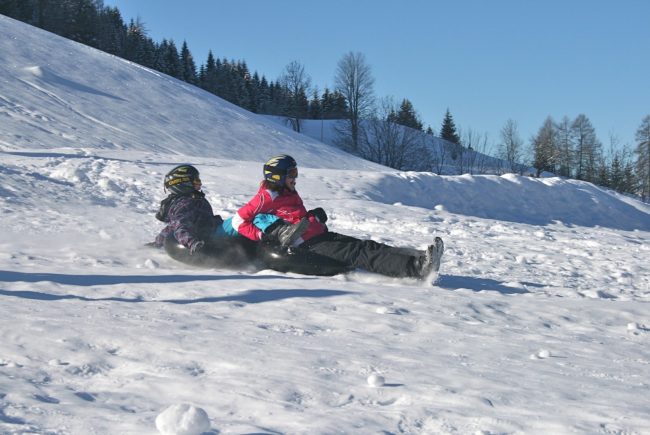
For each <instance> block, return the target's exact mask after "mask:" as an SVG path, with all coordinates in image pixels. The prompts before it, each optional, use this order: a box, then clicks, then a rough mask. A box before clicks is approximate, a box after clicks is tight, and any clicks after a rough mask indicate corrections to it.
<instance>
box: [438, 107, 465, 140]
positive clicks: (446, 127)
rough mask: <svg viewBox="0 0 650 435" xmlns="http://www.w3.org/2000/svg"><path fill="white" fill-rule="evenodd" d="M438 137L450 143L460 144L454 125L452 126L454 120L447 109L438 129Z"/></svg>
mask: <svg viewBox="0 0 650 435" xmlns="http://www.w3.org/2000/svg"><path fill="white" fill-rule="evenodd" d="M440 137H441V138H443V139H445V140H448V141H449V142H451V143H455V144H460V137H459V136H458V132H457V131H456V124H454V118H453V117H452V116H451V112H449V109H447V112H446V113H445V118H444V119H443V121H442V127H441V128H440Z"/></svg>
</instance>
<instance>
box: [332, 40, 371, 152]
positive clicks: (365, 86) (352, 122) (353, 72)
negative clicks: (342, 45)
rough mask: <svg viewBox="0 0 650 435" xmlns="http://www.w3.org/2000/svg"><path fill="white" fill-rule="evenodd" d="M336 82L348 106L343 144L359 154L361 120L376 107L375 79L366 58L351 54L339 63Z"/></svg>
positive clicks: (358, 54)
mask: <svg viewBox="0 0 650 435" xmlns="http://www.w3.org/2000/svg"><path fill="white" fill-rule="evenodd" d="M334 80H335V85H336V90H337V91H339V92H340V93H341V94H342V95H343V96H344V97H345V99H346V101H347V104H348V113H347V115H348V116H347V119H346V123H345V128H344V129H343V131H342V133H343V134H344V139H343V141H342V142H343V145H344V146H346V147H349V148H350V149H351V150H352V151H353V152H358V149H359V142H360V137H361V134H360V130H361V120H362V119H363V118H364V117H365V116H368V115H369V114H370V113H372V109H373V105H374V90H373V88H374V84H375V79H374V78H373V77H372V73H371V71H370V66H369V65H368V64H367V63H366V58H365V56H364V55H363V54H362V53H353V52H349V53H348V54H346V55H344V56H343V58H342V59H341V60H340V61H339V63H338V66H337V69H336V76H335V78H334Z"/></svg>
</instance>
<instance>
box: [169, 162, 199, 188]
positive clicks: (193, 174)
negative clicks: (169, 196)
mask: <svg viewBox="0 0 650 435" xmlns="http://www.w3.org/2000/svg"><path fill="white" fill-rule="evenodd" d="M196 185H198V186H200V185H201V179H200V178H199V171H198V170H197V169H196V168H195V167H194V166H192V165H180V166H176V167H175V168H174V169H172V170H171V171H169V172H168V173H167V175H165V183H164V186H165V191H168V190H169V191H170V192H171V193H177V194H183V193H190V192H194V191H195V190H197V189H196V188H195V186H196Z"/></svg>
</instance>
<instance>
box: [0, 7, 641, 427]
mask: <svg viewBox="0 0 650 435" xmlns="http://www.w3.org/2000/svg"><path fill="white" fill-rule="evenodd" d="M0 53H1V55H2V58H3V59H4V60H5V61H4V62H2V63H1V64H0V72H1V74H2V80H0V119H2V121H1V122H2V124H1V125H2V128H1V129H0V212H1V213H2V217H3V219H2V222H3V229H4V231H2V232H0V313H2V319H3V322H2V327H1V328H0V433H3V434H4V433H6V434H23V433H35V434H48V435H54V434H56V435H63V434H92V433H96V434H154V433H156V424H155V421H156V417H157V416H158V415H160V413H161V412H162V411H163V410H164V409H166V408H167V407H169V406H170V405H175V404H182V403H188V404H192V405H194V406H197V407H200V408H202V409H204V410H205V412H206V413H207V415H208V418H209V421H208V426H209V430H208V432H205V433H208V434H243V433H263V434H285V433H286V434H331V433H407V434H414V433H415V434H420V433H421V434H467V433H473V434H483V435H486V434H497V433H498V434H519V433H526V434H546V433H557V434H563V433H584V434H593V433H603V434H605V433H609V434H612V433H615V434H624V433H625V434H627V433H629V434H641V433H649V432H650V417H649V416H650V399H648V397H650V395H649V394H648V390H649V389H650V385H649V383H648V381H647V379H648V378H650V350H649V349H650V347H649V346H648V340H650V314H649V313H650V311H649V310H648V303H649V301H650V266H649V265H648V264H649V262H648V258H649V253H650V207H648V205H646V204H642V203H640V202H638V201H635V200H633V199H630V198H627V197H624V196H621V195H617V194H614V193H612V192H609V191H606V190H603V189H599V188H597V187H595V186H593V185H591V184H588V183H583V182H577V181H571V180H562V179H558V178H549V179H531V178H527V177H520V176H515V175H504V176H470V175H464V176H437V175H434V174H431V173H415V172H398V171H393V170H389V169H387V168H384V167H381V166H378V165H376V164H373V163H370V162H366V161H363V160H361V159H358V158H356V157H353V156H350V155H348V154H346V153H344V152H342V151H340V150H338V149H336V148H334V147H331V146H328V145H325V144H323V143H321V142H319V141H317V140H314V139H310V138H308V137H306V136H302V135H298V134H295V133H293V132H291V131H289V130H287V129H284V128H282V127H281V126H278V125H277V124H276V123H273V122H271V121H268V120H265V119H263V118H261V117H258V116H256V115H254V114H251V113H248V112H246V111H243V110H241V109H239V108H237V107H234V106H232V105H230V104H228V103H226V102H224V101H223V100H221V99H219V98H217V97H215V96H213V95H210V94H207V93H205V92H203V91H201V90H198V89H196V88H193V87H190V86H188V85H187V84H185V83H181V82H178V81H176V80H173V79H171V78H169V77H165V76H161V75H160V74H157V73H155V72H153V71H150V70H147V69H144V68H141V67H139V66H137V65H134V64H131V63H129V62H125V61H123V60H121V59H118V58H115V57H112V56H109V55H106V54H103V53H99V52H97V51H95V50H93V49H90V48H88V47H84V46H80V45H78V44H75V43H73V42H70V41H67V40H64V39H61V38H59V37H56V36H54V35H51V34H48V33H46V32H43V31H41V30H38V29H34V28H31V27H29V26H26V25H24V24H21V23H18V22H16V21H13V20H11V19H8V18H5V17H2V16H0ZM281 152H286V153H290V154H292V155H293V156H294V157H296V159H297V160H298V163H299V165H300V168H301V169H300V177H299V179H298V189H299V191H300V193H301V195H302V196H303V198H304V201H305V205H306V206H307V208H312V207H317V206H322V207H324V208H325V209H326V210H327V212H328V215H329V217H330V220H329V221H328V225H329V228H330V230H331V231H336V232H340V233H344V234H349V235H352V236H356V237H360V238H372V239H374V240H377V241H381V242H385V243H389V244H392V245H396V246H403V247H414V248H420V249H421V248H423V247H425V246H426V245H427V244H428V243H430V242H431V240H432V238H433V237H434V236H435V235H439V236H441V237H442V238H443V239H444V240H445V242H446V253H445V257H444V258H443V262H442V266H441V270H440V274H439V276H437V277H436V279H435V280H434V281H433V282H419V281H414V280H408V279H401V280H400V279H389V278H386V277H382V276H377V275H373V274H370V273H367V272H364V271H354V272H352V273H349V274H346V275H339V276H335V277H331V278H316V277H311V276H302V275H297V274H282V273H278V272H274V271H270V270H258V271H240V270H209V269H193V268H190V267H188V266H185V265H183V264H180V263H177V262H174V261H173V260H172V259H170V258H169V257H168V256H167V255H166V254H165V253H164V252H161V251H158V250H153V249H150V248H146V247H144V246H143V244H144V243H145V242H148V241H151V240H152V239H153V237H155V235H156V234H157V232H158V231H159V230H160V229H161V225H160V223H159V222H157V221H156V220H155V219H154V217H153V215H154V213H155V211H156V209H157V206H158V202H159V201H160V200H161V199H162V198H163V196H164V193H163V190H162V177H163V175H164V174H165V173H166V172H167V171H168V170H169V169H171V168H172V167H173V166H174V165H176V164H178V163H181V162H190V163H193V164H195V165H196V166H197V167H198V168H199V170H200V171H201V178H202V179H203V181H204V187H205V192H206V195H207V198H208V199H209V200H210V201H211V203H212V204H213V206H214V208H215V210H216V211H217V212H219V213H221V214H222V215H223V216H229V215H232V214H233V213H235V212H236V210H237V209H238V208H239V207H240V206H241V205H242V204H243V203H244V202H245V201H247V200H248V199H249V198H250V197H251V196H252V195H253V193H254V192H255V191H256V189H257V185H258V183H259V180H260V177H261V164H262V162H263V161H265V160H266V159H267V158H268V157H270V156H272V155H274V154H277V153H281ZM371 374H381V375H382V376H384V377H385V380H386V382H385V384H384V385H379V386H374V385H369V384H368V383H367V378H368V376H369V375H371ZM179 422H180V420H178V421H172V423H179Z"/></svg>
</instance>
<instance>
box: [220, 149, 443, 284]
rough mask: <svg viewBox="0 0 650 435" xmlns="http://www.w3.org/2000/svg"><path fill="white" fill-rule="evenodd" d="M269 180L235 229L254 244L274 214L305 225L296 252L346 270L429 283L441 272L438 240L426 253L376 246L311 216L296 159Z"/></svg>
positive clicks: (274, 164)
mask: <svg viewBox="0 0 650 435" xmlns="http://www.w3.org/2000/svg"><path fill="white" fill-rule="evenodd" d="M263 171H264V180H263V181H262V182H261V185H260V188H259V191H258V192H257V195H255V196H254V197H253V198H252V199H251V200H250V201H249V202H248V203H247V204H246V205H244V206H243V207H242V208H240V209H239V210H238V211H237V213H236V214H235V216H233V219H232V226H233V228H234V229H236V230H237V231H238V232H239V234H241V235H243V236H244V237H247V238H248V239H250V240H262V238H263V232H262V231H260V230H259V229H258V228H257V227H256V225H255V219H256V217H257V216H259V215H260V214H273V215H275V216H277V217H279V218H281V219H283V220H284V221H286V222H288V223H293V224H295V223H297V222H304V220H305V218H306V219H307V222H308V224H307V228H306V230H305V231H304V232H303V233H302V234H301V235H300V236H298V237H296V238H295V240H294V242H293V246H297V247H298V248H297V249H296V250H295V251H296V253H297V254H298V255H299V253H300V251H301V250H306V251H308V252H311V253H314V254H318V255H321V256H324V257H328V258H331V259H334V260H336V261H339V262H341V263H343V264H345V265H347V266H350V267H355V268H360V269H365V270H367V271H370V272H374V273H380V274H382V275H387V276H393V277H413V278H419V279H424V278H426V277H427V276H428V275H429V274H430V273H431V271H433V270H435V271H437V270H438V269H439V267H440V257H441V256H442V254H443V251H444V244H443V242H442V239H440V238H439V237H436V238H435V242H434V244H433V245H430V246H429V247H428V248H427V250H426V251H417V250H409V249H403V248H395V247H392V246H389V245H386V244H383V243H378V242H375V241H372V240H360V239H357V238H354V237H350V236H346V235H343V234H338V233H335V232H331V231H328V228H327V226H326V225H325V223H326V222H327V214H326V213H325V211H324V210H323V209H322V208H320V207H319V208H316V209H313V210H310V211H307V209H306V208H305V206H304V205H303V202H302V199H301V198H300V195H299V194H298V192H297V191H296V179H297V178H298V165H297V163H296V161H295V160H294V159H293V157H291V156H288V155H279V156H276V157H273V158H271V159H270V160H269V161H268V162H266V164H264V169H263Z"/></svg>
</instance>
